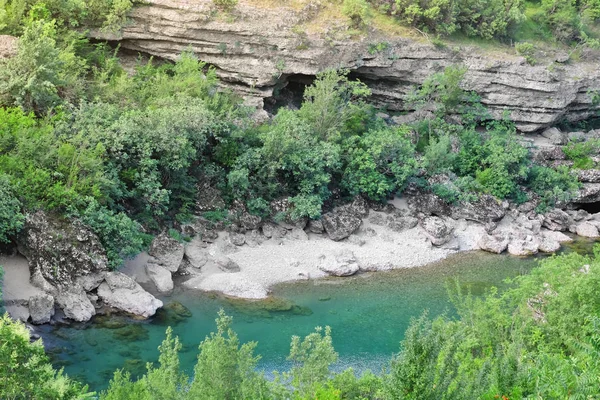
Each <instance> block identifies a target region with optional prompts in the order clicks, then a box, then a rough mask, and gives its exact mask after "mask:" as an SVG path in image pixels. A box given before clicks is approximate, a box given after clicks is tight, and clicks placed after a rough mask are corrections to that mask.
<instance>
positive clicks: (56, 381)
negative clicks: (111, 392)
mask: <svg viewBox="0 0 600 400" xmlns="http://www.w3.org/2000/svg"><path fill="white" fill-rule="evenodd" d="M0 397H1V398H2V399H7V400H8V399H11V400H12V399H15V400H16V399H23V400H26V399H57V400H62V399H65V400H66V399H92V398H94V394H93V393H88V390H87V387H86V386H82V385H81V384H79V383H77V382H75V381H73V380H71V379H70V378H68V377H67V376H66V375H64V374H63V373H62V371H56V370H54V369H53V368H52V365H51V364H50V362H49V361H48V357H47V356H46V354H45V352H44V346H43V345H42V342H41V341H40V340H38V341H36V342H33V343H31V342H30V336H29V330H28V329H27V328H26V327H25V325H23V324H22V323H21V322H18V321H12V320H11V319H10V317H9V316H8V315H7V314H5V315H4V316H2V317H0Z"/></svg>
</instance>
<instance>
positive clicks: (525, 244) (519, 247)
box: [508, 235, 541, 257]
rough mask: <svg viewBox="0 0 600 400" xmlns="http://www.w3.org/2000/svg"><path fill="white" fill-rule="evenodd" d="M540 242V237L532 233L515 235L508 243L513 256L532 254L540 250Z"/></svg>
mask: <svg viewBox="0 0 600 400" xmlns="http://www.w3.org/2000/svg"><path fill="white" fill-rule="evenodd" d="M540 242H541V241H540V239H539V238H537V237H534V236H532V235H527V236H525V237H515V238H513V239H512V240H511V241H510V243H509V244H508V252H509V253H510V254H512V255H513V256H521V257H523V256H531V255H534V254H537V252H538V251H539V248H540Z"/></svg>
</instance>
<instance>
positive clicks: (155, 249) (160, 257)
mask: <svg viewBox="0 0 600 400" xmlns="http://www.w3.org/2000/svg"><path fill="white" fill-rule="evenodd" d="M184 253H185V248H184V246H183V244H182V243H180V242H179V241H177V240H175V239H173V238H172V237H170V236H169V235H167V234H166V233H161V234H160V235H158V236H157V237H155V238H154V240H153V241H152V244H151V245H150V249H149V250H148V254H150V255H151V256H152V257H154V258H155V259H156V262H157V263H158V265H160V266H162V267H164V268H166V269H167V270H169V271H171V272H177V270H178V269H179V266H180V265H181V261H182V260H183V255H184Z"/></svg>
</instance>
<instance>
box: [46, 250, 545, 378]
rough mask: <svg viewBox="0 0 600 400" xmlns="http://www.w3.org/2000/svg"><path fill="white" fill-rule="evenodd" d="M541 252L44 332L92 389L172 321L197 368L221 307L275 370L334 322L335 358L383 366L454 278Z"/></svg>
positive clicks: (486, 275) (201, 301)
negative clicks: (296, 342) (301, 341)
mask: <svg viewBox="0 0 600 400" xmlns="http://www.w3.org/2000/svg"><path fill="white" fill-rule="evenodd" d="M538 260H539V259H538V258H529V259H522V258H515V257H510V256H507V255H491V254H487V253H483V252H472V253H464V254H459V255H455V256H453V257H450V258H449V259H447V260H445V261H442V262H439V263H436V264H433V265H430V266H426V267H422V268H411V269H398V270H394V271H389V272H378V273H371V274H362V275H357V276H354V277H350V278H329V279H324V280H319V281H303V282H296V283H291V284H283V285H280V286H278V287H276V288H275V289H274V296H275V297H276V298H277V299H280V300H279V301H275V302H273V301H272V302H268V303H264V302H259V303H251V302H244V301H231V300H227V299H223V298H221V297H218V296H214V295H209V294H201V293H197V292H176V293H174V294H173V295H172V296H170V297H165V298H163V301H164V302H165V304H168V303H170V302H175V301H176V302H179V303H181V304H183V305H184V306H185V307H186V308H187V309H188V310H189V312H190V313H191V317H190V316H189V314H188V316H187V318H186V317H185V316H183V317H182V315H181V314H182V313H181V312H179V314H175V313H173V312H161V313H159V314H158V315H157V316H156V317H154V318H153V319H151V320H149V321H134V320H131V319H126V318H123V317H118V316H113V317H110V318H107V317H99V318H96V320H95V321H94V322H93V323H89V324H82V325H70V326H62V327H50V326H46V327H44V328H43V329H45V333H44V334H43V337H44V341H45V343H46V345H47V347H48V348H50V352H51V354H52V358H53V360H54V364H55V365H56V366H64V368H65V371H66V372H67V373H68V374H69V375H71V376H73V377H76V378H78V379H81V380H83V381H85V382H87V383H88V384H89V385H90V387H91V388H92V389H94V390H101V389H103V388H105V387H106V386H107V384H108V382H109V380H110V378H111V377H112V373H113V371H114V370H115V369H117V368H123V367H124V368H125V369H127V370H130V371H131V372H132V373H133V374H140V373H143V372H144V370H145V365H146V363H147V362H152V361H156V360H157V358H158V350H157V347H158V345H159V344H160V342H161V341H162V339H163V338H164V333H165V329H166V327H167V326H169V325H171V326H173V330H174V332H175V334H176V335H178V336H179V338H180V339H181V341H182V343H183V350H182V354H181V359H182V366H183V368H184V369H185V370H186V371H187V372H188V373H190V374H191V372H192V370H193V366H194V364H195V360H196V356H197V349H198V345H199V343H200V342H201V341H202V340H203V339H204V338H205V336H206V335H207V334H209V333H210V332H211V331H212V330H214V329H215V324H214V319H215V317H216V314H217V311H218V310H219V309H221V308H223V309H224V310H225V311H226V312H227V313H228V314H229V315H232V316H233V317H234V323H233V324H234V329H235V331H236V332H237V333H238V335H239V337H240V339H241V340H242V341H243V342H245V341H257V342H258V347H257V353H258V354H260V355H261V356H262V358H261V361H260V364H259V368H260V369H262V370H264V371H265V373H266V374H267V375H269V374H271V373H272V371H274V370H285V369H286V368H287V367H288V365H287V362H286V356H287V355H288V352H289V344H290V339H291V337H292V335H300V336H303V335H306V334H308V333H310V332H311V331H313V329H314V327H316V326H326V325H329V326H331V328H332V332H333V343H334V346H335V348H336V350H337V351H338V353H339V355H340V359H339V362H338V364H337V365H336V368H339V369H341V368H346V367H353V368H354V369H355V370H365V369H371V370H372V371H374V372H381V370H382V368H384V367H385V366H386V365H387V363H388V362H389V360H390V358H391V356H392V355H393V354H394V353H396V352H398V350H399V344H400V341H401V340H402V338H403V334H404V331H405V330H406V328H407V327H408V325H409V323H410V319H411V318H412V317H417V316H419V315H421V314H422V313H423V312H424V311H425V310H428V312H429V315H430V316H434V315H439V314H441V313H444V312H447V313H450V314H452V313H454V310H453V307H452V305H451V303H450V302H449V301H448V295H447V286H448V284H452V282H454V278H458V279H459V282H460V285H461V286H463V287H465V288H467V287H469V288H470V290H471V292H472V293H473V294H475V295H480V294H482V293H484V292H485V290H486V289H488V288H489V287H491V286H499V287H503V286H504V285H505V284H504V283H503V281H504V280H505V279H506V278H510V277H514V276H517V275H520V274H525V273H528V271H530V270H531V268H533V267H534V266H535V265H536V264H537V262H538Z"/></svg>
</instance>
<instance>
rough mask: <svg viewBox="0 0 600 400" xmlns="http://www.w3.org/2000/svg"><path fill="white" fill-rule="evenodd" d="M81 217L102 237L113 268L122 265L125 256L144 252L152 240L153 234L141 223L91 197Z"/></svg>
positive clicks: (101, 239)
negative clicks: (145, 231)
mask: <svg viewBox="0 0 600 400" xmlns="http://www.w3.org/2000/svg"><path fill="white" fill-rule="evenodd" d="M80 218H81V220H82V221H83V222H84V223H85V224H86V225H88V226H89V227H90V228H91V229H92V230H93V231H94V233H96V235H98V237H99V238H100V242H101V243H102V245H103V246H104V249H105V250H106V255H107V256H108V260H109V265H110V267H111V268H113V269H114V268H118V267H120V266H121V265H122V264H123V261H124V259H125V258H128V257H133V256H135V255H137V254H139V253H140V252H142V251H143V250H144V249H145V248H146V247H147V246H148V245H149V244H150V241H151V240H152V236H150V235H148V234H145V233H144V232H142V229H141V228H142V227H141V226H140V224H139V223H137V222H135V221H132V220H131V218H129V217H128V216H127V215H125V214H123V213H115V212H114V211H111V210H109V209H107V208H106V207H103V206H100V205H98V203H96V202H95V201H94V200H93V199H89V205H88V207H87V208H86V209H85V210H83V211H82V212H81V215H80Z"/></svg>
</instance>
